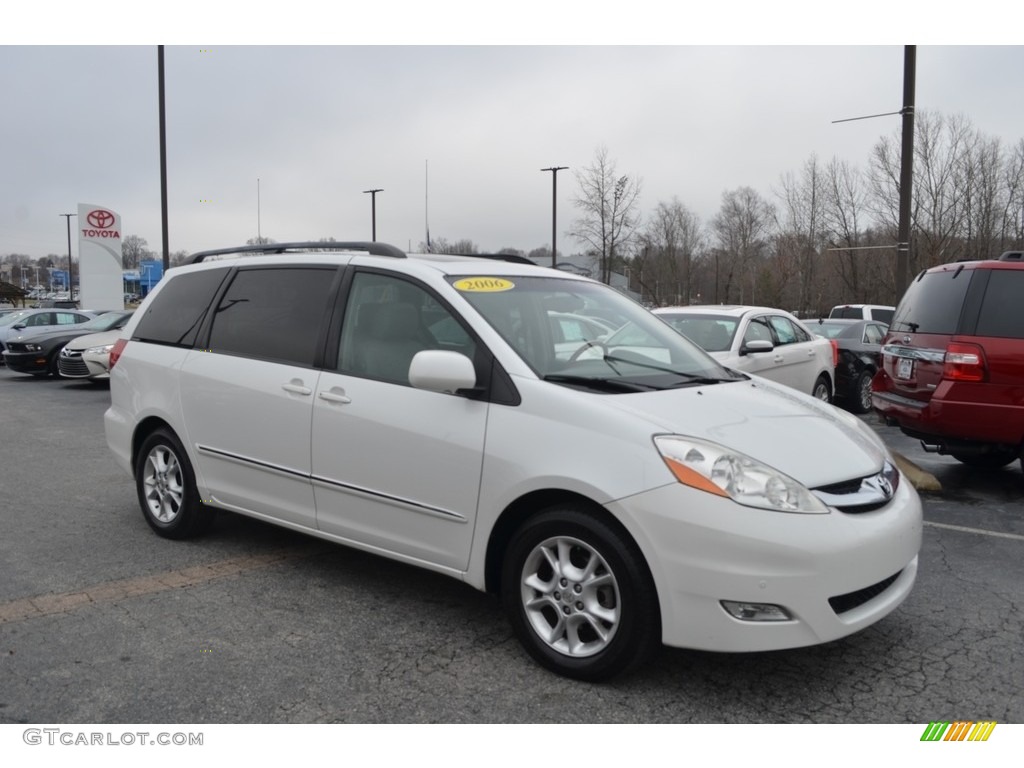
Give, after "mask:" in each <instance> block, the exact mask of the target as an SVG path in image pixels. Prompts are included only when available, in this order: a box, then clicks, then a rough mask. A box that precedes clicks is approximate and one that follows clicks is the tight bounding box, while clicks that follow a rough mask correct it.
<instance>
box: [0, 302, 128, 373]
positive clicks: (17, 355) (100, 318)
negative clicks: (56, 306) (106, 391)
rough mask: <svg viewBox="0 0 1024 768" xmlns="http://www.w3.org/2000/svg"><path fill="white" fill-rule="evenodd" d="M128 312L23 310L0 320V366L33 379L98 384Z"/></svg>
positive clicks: (126, 319)
mask: <svg viewBox="0 0 1024 768" xmlns="http://www.w3.org/2000/svg"><path fill="white" fill-rule="evenodd" d="M131 314H132V313H131V312H130V311H126V310H115V311H112V312H102V313H97V312H72V311H65V310H46V309H27V310H21V311H19V312H16V313H11V314H8V315H4V316H2V317H0V361H2V362H3V364H4V365H6V366H7V367H8V368H9V369H10V370H12V371H16V372H18V373H27V374H32V375H34V376H40V377H42V376H66V377H69V378H85V379H92V380H99V379H104V378H106V377H107V375H108V371H109V363H108V358H109V354H110V349H111V346H112V345H113V342H114V340H115V339H116V337H117V336H119V335H120V329H122V328H123V327H124V326H125V324H126V323H127V322H128V319H129V318H130V317H131Z"/></svg>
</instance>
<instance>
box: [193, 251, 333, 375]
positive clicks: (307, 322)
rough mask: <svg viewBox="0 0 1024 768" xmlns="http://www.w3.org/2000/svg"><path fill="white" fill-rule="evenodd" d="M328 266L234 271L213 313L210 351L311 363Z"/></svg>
mask: <svg viewBox="0 0 1024 768" xmlns="http://www.w3.org/2000/svg"><path fill="white" fill-rule="evenodd" d="M336 273H337V270H336V269H334V268H327V269H317V268H312V267H306V268H301V267H290V268H285V269H280V268H278V269H244V270H240V271H239V272H238V273H237V274H236V275H235V278H234V280H232V281H231V285H230V287H229V288H228V290H227V291H226V292H225V294H224V296H223V298H221V300H220V303H219V304H218V305H217V309H216V311H215V313H214V316H213V325H212V327H211V329H210V342H209V343H210V351H211V352H223V353H227V354H234V355H243V356H245V357H256V358H263V359H267V360H276V361H279V362H283V363H293V364H296V365H304V366H312V365H313V363H314V358H315V356H316V351H317V349H318V345H319V344H320V342H321V338H322V336H321V334H322V332H323V331H324V325H325V322H326V320H327V318H328V317H329V315H330V312H329V309H330V304H329V302H328V297H329V296H330V295H331V291H332V288H333V286H332V283H333V278H334V276H335V274H336Z"/></svg>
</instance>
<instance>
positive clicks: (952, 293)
mask: <svg viewBox="0 0 1024 768" xmlns="http://www.w3.org/2000/svg"><path fill="white" fill-rule="evenodd" d="M972 274H973V270H961V269H951V270H948V271H942V272H928V273H926V274H925V275H924V276H922V277H921V278H919V279H917V280H914V282H912V283H911V284H910V287H909V288H907V292H906V293H905V294H903V299H902V300H901V301H900V305H899V306H898V307H897V308H896V314H895V316H894V317H893V319H892V324H891V325H890V327H889V330H890V331H901V332H906V333H943V334H950V333H956V330H957V325H958V324H959V322H960V312H961V310H962V309H963V305H964V296H966V294H967V287H968V286H969V285H970V284H971V275H972Z"/></svg>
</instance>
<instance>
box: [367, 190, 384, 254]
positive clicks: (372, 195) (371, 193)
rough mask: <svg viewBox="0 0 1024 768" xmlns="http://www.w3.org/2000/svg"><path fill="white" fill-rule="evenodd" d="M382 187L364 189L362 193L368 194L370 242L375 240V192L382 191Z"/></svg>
mask: <svg viewBox="0 0 1024 768" xmlns="http://www.w3.org/2000/svg"><path fill="white" fill-rule="evenodd" d="M383 191H384V190H383V189H364V190H363V194H364V195H369V196H370V222H371V227H372V229H371V233H372V234H371V240H370V242H373V243H376V242H377V193H378V192H383Z"/></svg>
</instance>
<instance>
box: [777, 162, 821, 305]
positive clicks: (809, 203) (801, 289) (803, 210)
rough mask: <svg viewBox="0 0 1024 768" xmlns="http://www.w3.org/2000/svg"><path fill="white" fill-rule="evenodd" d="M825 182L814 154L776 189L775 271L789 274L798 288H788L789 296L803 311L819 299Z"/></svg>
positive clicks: (791, 283)
mask: <svg viewBox="0 0 1024 768" xmlns="http://www.w3.org/2000/svg"><path fill="white" fill-rule="evenodd" d="M825 183H826V181H825V174H824V173H823V172H822V170H821V167H820V165H819V163H818V158H817V157H816V156H814V155H812V156H811V158H810V159H809V160H807V161H806V162H805V163H804V167H803V169H802V170H801V172H800V175H799V176H794V174H792V173H786V174H783V176H782V188H781V190H779V191H778V192H776V195H777V196H778V197H779V199H780V200H781V202H782V220H781V221H778V225H779V236H778V237H777V238H776V253H775V258H776V261H777V262H778V263H777V264H776V269H775V270H774V271H773V272H774V274H776V275H779V274H785V275H787V277H788V279H787V280H786V281H785V282H786V283H787V284H788V285H789V286H791V287H792V288H795V289H796V290H795V291H793V290H789V291H786V293H789V294H790V295H789V296H787V297H786V298H788V299H790V301H792V302H795V305H796V307H797V308H798V309H799V310H800V311H801V312H803V311H807V310H808V309H811V308H812V304H816V303H817V296H816V295H815V294H816V293H817V291H816V289H815V278H816V277H817V274H816V269H815V265H816V262H817V261H818V255H819V253H821V249H822V246H823V244H824V243H823V241H824V229H825V228H824V208H825V206H824V202H825V200H824V198H825V195H824V187H825ZM779 267H783V268H781V269H780V268H779ZM793 294H795V295H793Z"/></svg>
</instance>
